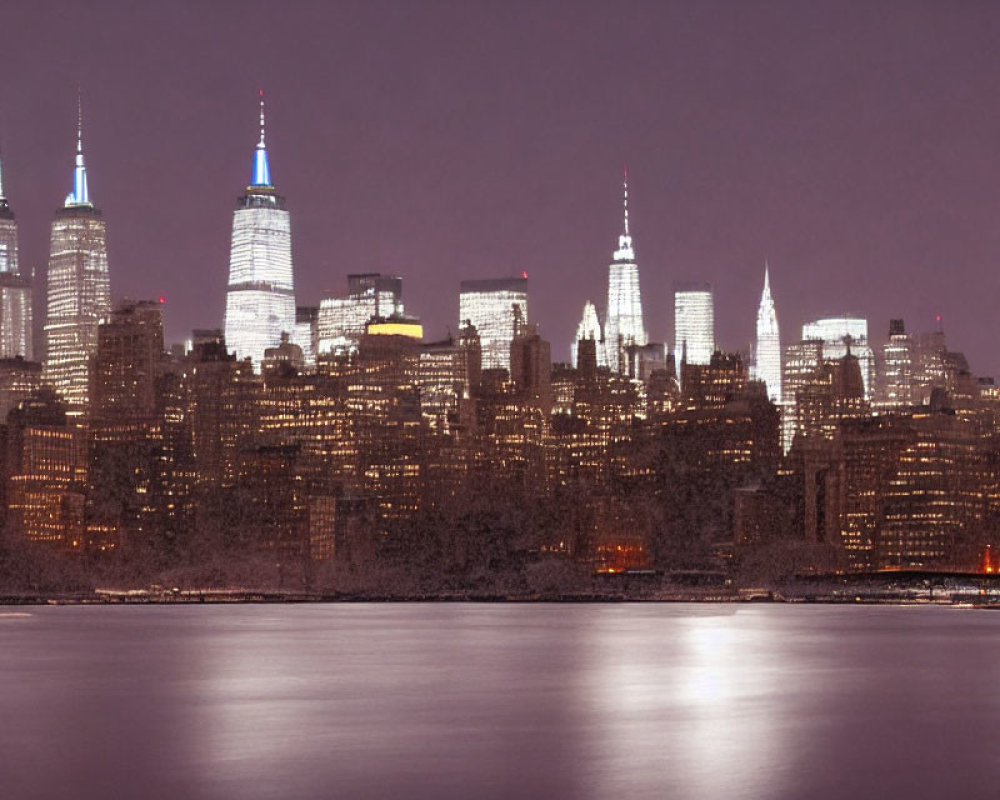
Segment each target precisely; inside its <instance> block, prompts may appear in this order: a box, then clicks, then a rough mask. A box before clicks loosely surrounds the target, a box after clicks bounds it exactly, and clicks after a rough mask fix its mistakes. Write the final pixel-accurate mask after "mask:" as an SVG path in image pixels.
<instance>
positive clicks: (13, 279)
mask: <svg viewBox="0 0 1000 800" xmlns="http://www.w3.org/2000/svg"><path fill="white" fill-rule="evenodd" d="M17 253H18V247H17V222H16V221H15V219H14V212H13V211H11V210H10V205H9V204H8V202H7V197H6V196H5V195H4V191H3V173H2V169H0V358H14V357H15V356H22V357H23V358H25V359H27V360H28V361H30V360H31V355H32V354H31V277H30V275H24V274H23V273H22V272H21V270H20V267H19V266H18V260H17Z"/></svg>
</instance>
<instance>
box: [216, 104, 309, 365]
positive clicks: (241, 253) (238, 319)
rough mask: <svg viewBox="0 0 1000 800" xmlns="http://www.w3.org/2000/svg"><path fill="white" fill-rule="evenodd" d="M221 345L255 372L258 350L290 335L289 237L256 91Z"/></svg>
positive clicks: (292, 320)
mask: <svg viewBox="0 0 1000 800" xmlns="http://www.w3.org/2000/svg"><path fill="white" fill-rule="evenodd" d="M224 328H225V332H226V346H227V347H228V348H229V350H230V352H232V353H235V354H236V358H237V359H239V360H242V359H244V358H247V357H249V358H250V359H251V361H252V362H253V366H254V369H255V370H256V371H260V362H261V360H262V359H263V358H264V351H265V350H266V349H267V348H269V347H276V346H277V345H278V344H280V343H281V334H282V332H287V333H288V334H293V333H294V332H295V288H294V286H293V283H292V236H291V230H290V227H289V220H288V211H287V210H286V209H285V198H284V197H281V196H280V195H279V194H278V193H277V192H276V191H275V188H274V184H273V183H271V167H270V163H269V162H268V158H267V148H266V147H265V144H264V92H263V91H262V92H261V93H260V141H258V142H257V148H256V149H255V150H254V156H253V169H252V171H251V175H250V185H249V186H247V188H246V190H245V191H244V192H243V195H242V196H241V197H239V198H238V199H237V201H236V210H235V211H234V212H233V238H232V245H231V248H230V251H229V290H228V292H227V294H226V319H225V324H224Z"/></svg>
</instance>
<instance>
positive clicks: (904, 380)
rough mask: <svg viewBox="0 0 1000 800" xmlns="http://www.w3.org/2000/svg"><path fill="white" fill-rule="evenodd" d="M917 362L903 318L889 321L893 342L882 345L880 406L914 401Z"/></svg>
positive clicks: (884, 407)
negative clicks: (915, 363) (914, 374)
mask: <svg viewBox="0 0 1000 800" xmlns="http://www.w3.org/2000/svg"><path fill="white" fill-rule="evenodd" d="M913 361H914V347H913V340H912V338H911V337H910V335H909V334H908V333H907V332H906V326H905V324H904V322H903V320H901V319H891V320H889V341H888V342H886V343H885V344H884V345H882V374H881V376H880V377H881V380H880V381H879V386H878V393H877V397H878V406H879V408H880V409H898V408H906V407H907V406H910V405H912V404H913V395H914V392H913V367H914V364H913Z"/></svg>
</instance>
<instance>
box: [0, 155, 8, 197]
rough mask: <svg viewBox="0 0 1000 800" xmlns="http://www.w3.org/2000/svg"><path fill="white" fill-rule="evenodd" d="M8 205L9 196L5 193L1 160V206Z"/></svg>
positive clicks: (0, 162) (0, 161)
mask: <svg viewBox="0 0 1000 800" xmlns="http://www.w3.org/2000/svg"><path fill="white" fill-rule="evenodd" d="M6 205H7V197H6V195H4V193H3V162H2V160H0V208H4V207H5V206H6Z"/></svg>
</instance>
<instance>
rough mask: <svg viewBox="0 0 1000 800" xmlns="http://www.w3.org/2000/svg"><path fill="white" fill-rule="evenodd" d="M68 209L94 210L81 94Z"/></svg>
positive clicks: (78, 100) (78, 103) (77, 102)
mask: <svg viewBox="0 0 1000 800" xmlns="http://www.w3.org/2000/svg"><path fill="white" fill-rule="evenodd" d="M65 206H66V208H70V207H71V206H87V207H88V208H93V207H94V204H93V203H91V202H90V192H89V190H88V189H87V168H86V167H85V166H84V164H83V102H82V100H81V99H80V93H79V91H77V95H76V167H75V168H74V170H73V191H72V192H70V193H69V194H68V195H66V203H65Z"/></svg>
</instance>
